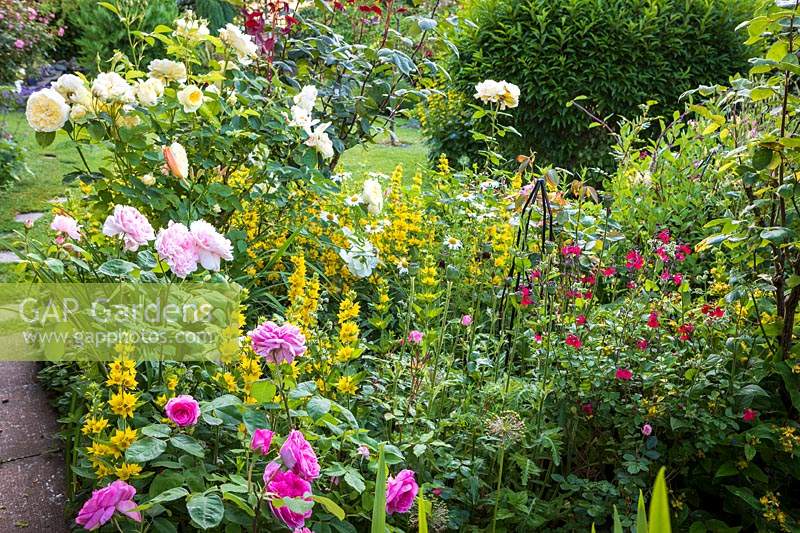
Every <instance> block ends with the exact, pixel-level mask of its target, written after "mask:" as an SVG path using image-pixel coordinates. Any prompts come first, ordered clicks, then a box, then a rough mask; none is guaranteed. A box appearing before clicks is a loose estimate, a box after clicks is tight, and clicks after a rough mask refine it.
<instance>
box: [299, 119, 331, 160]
mask: <svg viewBox="0 0 800 533" xmlns="http://www.w3.org/2000/svg"><path fill="white" fill-rule="evenodd" d="M330 125H331V123H330V122H325V123H324V124H320V125H319V126H317V127H316V128H314V129H313V130H308V132H307V133H308V139H306V141H305V144H306V146H311V147H312V148H315V149H316V150H317V152H319V153H320V154H321V155H322V157H323V158H324V159H330V158H331V157H333V154H334V151H333V142H332V141H331V138H330V137H328V134H327V133H325V130H327V129H328V127H329V126H330Z"/></svg>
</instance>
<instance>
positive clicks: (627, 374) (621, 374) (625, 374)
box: [614, 368, 633, 381]
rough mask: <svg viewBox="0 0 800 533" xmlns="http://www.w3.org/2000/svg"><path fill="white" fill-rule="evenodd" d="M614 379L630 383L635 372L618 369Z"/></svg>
mask: <svg viewBox="0 0 800 533" xmlns="http://www.w3.org/2000/svg"><path fill="white" fill-rule="evenodd" d="M614 377H616V378H617V379H619V380H622V381H630V380H631V378H633V372H631V371H630V370H628V369H627V368H618V369H617V371H616V373H615V374H614Z"/></svg>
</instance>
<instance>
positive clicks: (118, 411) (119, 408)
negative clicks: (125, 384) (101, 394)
mask: <svg viewBox="0 0 800 533" xmlns="http://www.w3.org/2000/svg"><path fill="white" fill-rule="evenodd" d="M108 405H109V407H111V412H112V413H114V414H115V415H117V416H121V417H122V418H128V417H131V416H133V411H134V410H135V409H136V396H134V395H133V394H130V393H128V392H125V391H124V390H120V391H119V392H117V393H114V394H112V395H111V398H110V399H109V400H108Z"/></svg>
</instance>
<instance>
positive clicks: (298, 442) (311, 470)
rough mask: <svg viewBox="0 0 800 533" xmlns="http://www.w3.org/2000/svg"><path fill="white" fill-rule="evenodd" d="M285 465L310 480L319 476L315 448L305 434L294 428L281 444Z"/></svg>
mask: <svg viewBox="0 0 800 533" xmlns="http://www.w3.org/2000/svg"><path fill="white" fill-rule="evenodd" d="M281 459H282V460H283V464H284V466H286V468H288V469H290V470H291V471H293V472H294V473H295V474H297V475H298V476H300V477H302V478H303V479H307V480H308V481H313V480H315V479H316V478H318V477H319V463H318V462H317V455H316V454H315V453H314V449H313V448H312V447H311V445H310V444H309V443H308V441H307V440H306V438H305V437H304V436H303V434H302V433H301V432H300V431H298V430H296V429H293V430H292V431H291V433H289V436H288V437H286V440H285V441H284V443H283V446H281Z"/></svg>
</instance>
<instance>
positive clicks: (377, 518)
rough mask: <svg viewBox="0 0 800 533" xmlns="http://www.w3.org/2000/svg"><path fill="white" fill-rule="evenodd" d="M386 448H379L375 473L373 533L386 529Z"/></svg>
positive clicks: (382, 532) (380, 532)
mask: <svg viewBox="0 0 800 533" xmlns="http://www.w3.org/2000/svg"><path fill="white" fill-rule="evenodd" d="M385 454H386V450H385V448H384V445H383V444H381V445H380V448H379V449H378V467H377V471H376V473H375V499H374V500H373V503H372V528H371V530H370V531H371V532H372V533H384V532H385V531H386V455H385Z"/></svg>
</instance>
